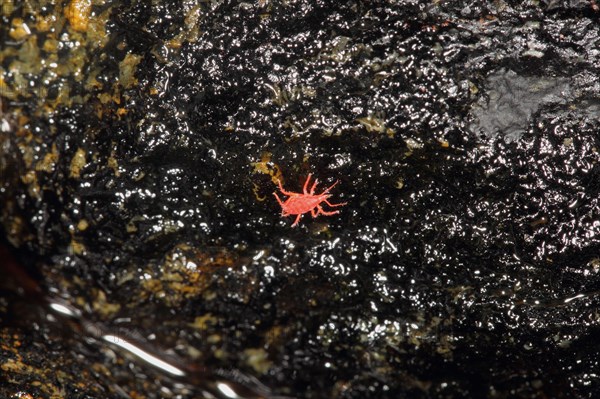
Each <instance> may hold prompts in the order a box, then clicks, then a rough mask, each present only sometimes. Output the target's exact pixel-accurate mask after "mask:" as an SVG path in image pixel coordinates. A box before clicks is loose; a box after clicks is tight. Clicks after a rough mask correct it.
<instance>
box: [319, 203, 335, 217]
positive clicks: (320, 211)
mask: <svg viewBox="0 0 600 399" xmlns="http://www.w3.org/2000/svg"><path fill="white" fill-rule="evenodd" d="M317 208H318V209H319V213H320V214H321V215H325V216H330V215H337V214H338V213H340V211H331V212H327V211H325V210H324V209H323V208H321V206H320V205H317Z"/></svg>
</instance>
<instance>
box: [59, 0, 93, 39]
mask: <svg viewBox="0 0 600 399" xmlns="http://www.w3.org/2000/svg"><path fill="white" fill-rule="evenodd" d="M91 12H92V1H91V0H71V2H70V3H69V5H68V6H67V8H65V16H66V17H67V19H68V20H69V24H71V27H72V28H73V30H76V31H77V32H85V31H86V30H87V28H88V24H89V22H90V14H91Z"/></svg>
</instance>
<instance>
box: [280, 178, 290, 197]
mask: <svg viewBox="0 0 600 399" xmlns="http://www.w3.org/2000/svg"><path fill="white" fill-rule="evenodd" d="M277 183H279V191H281V192H282V193H283V194H285V195H292V194H294V193H291V192H289V191H285V190H284V189H283V186H282V185H281V180H277Z"/></svg>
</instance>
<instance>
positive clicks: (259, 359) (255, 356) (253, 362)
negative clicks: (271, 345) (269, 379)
mask: <svg viewBox="0 0 600 399" xmlns="http://www.w3.org/2000/svg"><path fill="white" fill-rule="evenodd" d="M243 356H244V358H245V360H246V364H248V365H249V366H250V367H252V368H253V369H254V370H256V371H257V372H258V373H260V374H266V373H267V371H269V369H270V368H271V366H272V365H273V362H271V361H270V360H269V354H268V353H267V352H266V351H265V350H264V349H263V348H248V349H246V350H245V351H244V353H243Z"/></svg>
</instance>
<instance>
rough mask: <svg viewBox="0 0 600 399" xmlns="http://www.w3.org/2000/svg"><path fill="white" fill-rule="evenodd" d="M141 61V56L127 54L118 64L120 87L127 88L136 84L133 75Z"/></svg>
mask: <svg viewBox="0 0 600 399" xmlns="http://www.w3.org/2000/svg"><path fill="white" fill-rule="evenodd" d="M141 59H142V56H141V55H135V54H127V55H126V56H125V58H124V59H123V61H121V62H120V63H119V82H120V83H121V86H123V87H125V88H129V87H132V86H134V85H136V84H137V82H138V81H137V79H136V78H135V76H134V75H135V71H136V70H137V65H138V63H139V62H140V60H141Z"/></svg>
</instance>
